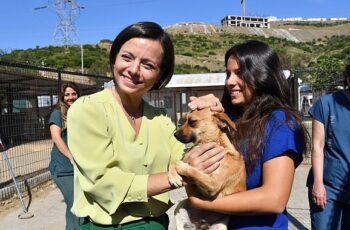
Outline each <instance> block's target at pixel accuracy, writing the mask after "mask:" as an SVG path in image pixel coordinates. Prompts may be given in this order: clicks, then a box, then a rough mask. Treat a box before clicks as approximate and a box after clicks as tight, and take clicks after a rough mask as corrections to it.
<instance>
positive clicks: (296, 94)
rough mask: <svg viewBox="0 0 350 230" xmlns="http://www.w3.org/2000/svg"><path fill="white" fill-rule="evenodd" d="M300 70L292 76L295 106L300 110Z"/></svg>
mask: <svg viewBox="0 0 350 230" xmlns="http://www.w3.org/2000/svg"><path fill="white" fill-rule="evenodd" d="M299 77H300V72H299V71H295V72H294V74H293V78H292V97H293V99H292V100H293V105H294V108H295V109H296V110H297V111H299V82H298V79H299Z"/></svg>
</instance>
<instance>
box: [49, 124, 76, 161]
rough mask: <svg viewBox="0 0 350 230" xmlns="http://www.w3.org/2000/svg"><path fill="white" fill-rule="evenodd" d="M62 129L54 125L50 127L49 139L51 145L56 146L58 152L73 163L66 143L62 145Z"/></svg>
mask: <svg viewBox="0 0 350 230" xmlns="http://www.w3.org/2000/svg"><path fill="white" fill-rule="evenodd" d="M61 132H62V129H61V127H59V126H58V125H56V124H51V125H50V133H51V139H52V141H53V143H55V145H56V146H57V148H58V150H59V151H60V152H61V153H62V154H63V155H64V156H66V157H67V158H68V159H69V160H70V161H71V162H72V161H73V156H72V154H71V152H70V151H69V148H68V146H67V145H66V143H64V141H63V139H62V137H61Z"/></svg>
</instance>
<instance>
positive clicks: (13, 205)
mask: <svg viewBox="0 0 350 230" xmlns="http://www.w3.org/2000/svg"><path fill="white" fill-rule="evenodd" d="M54 190H57V186H56V184H55V183H54V182H53V181H52V180H50V181H48V182H45V183H43V184H41V185H38V186H37V187H35V188H32V189H31V196H32V197H31V200H38V199H45V198H46V196H47V195H48V194H50V192H52V191H54ZM22 196H23V200H24V203H25V205H26V207H27V205H28V202H29V196H28V193H27V192H26V193H24V194H23V195H22ZM15 210H23V206H22V203H21V200H20V198H19V196H18V195H17V193H16V194H15V195H14V196H13V197H12V198H10V199H7V200H4V201H1V202H0V220H1V219H2V218H3V217H4V216H6V215H7V214H8V213H11V212H13V211H15ZM29 211H30V210H29Z"/></svg>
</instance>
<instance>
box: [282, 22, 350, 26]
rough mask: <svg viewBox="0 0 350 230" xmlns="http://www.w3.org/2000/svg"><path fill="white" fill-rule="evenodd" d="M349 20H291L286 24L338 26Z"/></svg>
mask: <svg viewBox="0 0 350 230" xmlns="http://www.w3.org/2000/svg"><path fill="white" fill-rule="evenodd" d="M347 23H349V21H332V22H331V21H321V22H315V21H310V22H305V21H300V22H298V21H296V22H289V23H285V24H284V25H292V26H314V27H330V26H338V25H342V24H347Z"/></svg>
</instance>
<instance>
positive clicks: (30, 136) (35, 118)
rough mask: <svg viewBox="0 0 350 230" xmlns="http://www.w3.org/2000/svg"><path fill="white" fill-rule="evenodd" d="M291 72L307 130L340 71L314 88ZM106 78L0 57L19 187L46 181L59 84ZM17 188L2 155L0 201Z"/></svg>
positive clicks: (4, 111)
mask: <svg viewBox="0 0 350 230" xmlns="http://www.w3.org/2000/svg"><path fill="white" fill-rule="evenodd" d="M292 73H293V74H292V75H291V78H290V79H289V81H290V84H291V90H292V96H293V98H292V99H293V102H294V104H295V106H296V108H298V110H299V111H300V113H301V114H303V115H304V124H305V126H306V127H307V129H308V130H309V132H310V134H311V121H310V118H309V117H308V116H307V110H308V109H309V108H310V106H311V105H312V103H313V102H314V101H315V98H318V97H319V96H320V95H323V94H325V93H327V92H329V91H332V90H335V89H339V88H341V87H343V86H344V83H343V82H342V81H341V80H339V79H341V77H340V76H341V70H338V71H337V72H336V74H335V72H334V71H332V73H328V72H326V71H325V73H324V74H325V75H326V74H332V75H334V79H338V80H336V81H334V82H331V83H330V84H325V85H324V86H321V87H319V86H318V87H317V89H318V90H314V87H313V85H311V84H303V83H300V80H299V79H300V78H303V77H305V76H306V75H311V74H313V71H312V70H309V71H294V72H293V71H292ZM110 80H111V78H109V77H107V76H96V75H88V74H81V73H76V72H70V71H63V70H57V69H52V68H45V67H35V66H28V65H23V64H13V63H8V62H1V61H0V111H1V118H0V137H1V141H2V142H3V143H4V144H5V146H6V149H3V150H1V151H2V154H3V153H4V152H6V153H7V155H8V156H9V160H10V162H11V167H12V169H13V172H14V175H15V176H16V180H17V181H18V182H19V184H20V189H21V190H22V191H25V190H28V189H29V187H33V186H36V185H37V184H40V183H43V182H45V181H47V180H49V179H50V174H49V173H48V169H47V167H48V164H49V161H50V151H51V148H52V142H51V139H50V133H49V128H48V118H49V115H50V112H51V111H52V109H53V108H54V106H55V104H56V103H57V101H58V98H57V95H58V93H59V86H60V85H61V83H62V82H66V81H73V82H75V83H77V84H78V86H79V87H80V89H81V91H82V95H85V94H91V93H94V92H97V91H100V90H101V89H102V88H103V87H104V85H105V83H107V82H109V81H110ZM186 90H187V92H188V93H189V95H190V93H191V92H192V91H191V89H181V90H180V91H174V92H175V93H176V92H177V94H179V93H178V92H185V91H186ZM168 91H169V89H168ZM168 91H166V92H168ZM175 93H174V94H175ZM168 94H169V92H168ZM157 95H158V94H157V92H155V93H154V94H153V95H148V96H149V97H150V98H151V99H152V100H153V101H152V102H153V104H154V105H156V106H157V105H158V104H159V103H158V102H157V101H154V100H155V99H157V97H156V96H157ZM169 96H171V97H174V98H172V99H173V100H172V101H174V100H181V96H180V95H173V94H169ZM151 99H150V100H151ZM146 100H147V99H146ZM165 104H167V103H164V105H161V103H160V104H159V105H158V106H161V107H164V106H165V107H167V106H166V105H165ZM168 104H169V103H168ZM170 104H176V103H174V102H172V103H170ZM180 105H181V103H180ZM170 107H171V106H170ZM172 110H174V113H176V112H179V111H177V110H178V109H177V108H176V107H174V108H172ZM175 110H176V111H175ZM180 110H181V107H180ZM309 157H310V154H309V153H308V154H307V155H306V157H305V161H304V162H306V163H309V162H310V158H309ZM15 192H16V190H15V187H14V184H13V180H12V176H11V172H10V171H9V167H8V165H7V163H6V161H5V160H4V158H3V155H1V158H0V200H5V199H7V198H9V197H11V196H12V195H13V194H14V193H15Z"/></svg>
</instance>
